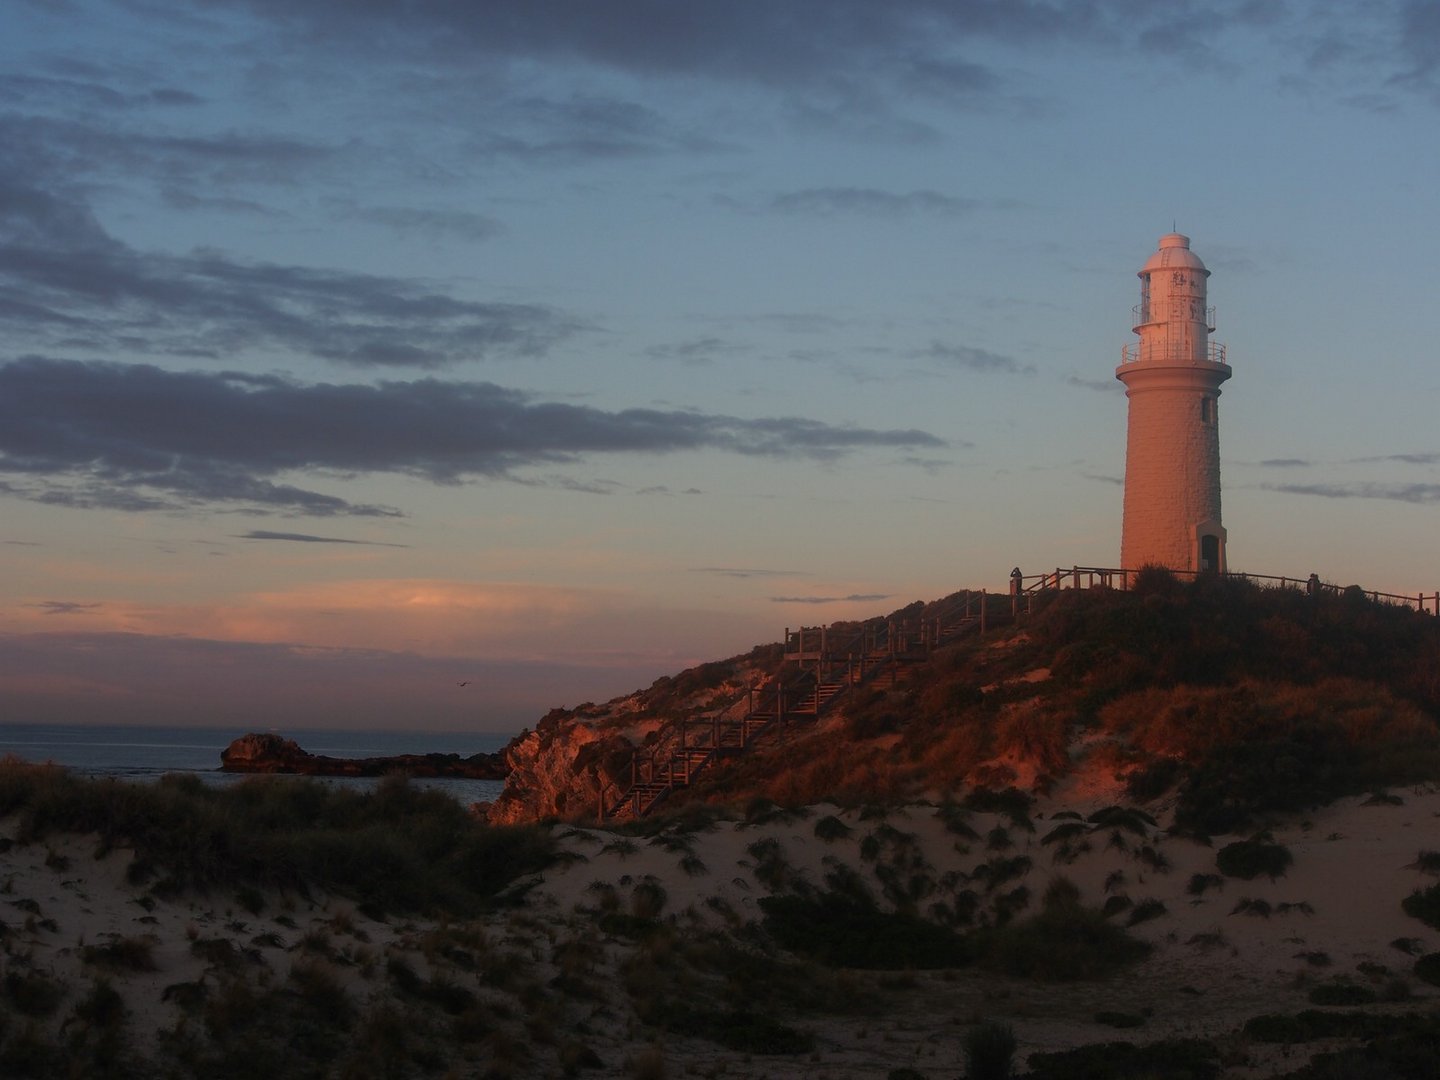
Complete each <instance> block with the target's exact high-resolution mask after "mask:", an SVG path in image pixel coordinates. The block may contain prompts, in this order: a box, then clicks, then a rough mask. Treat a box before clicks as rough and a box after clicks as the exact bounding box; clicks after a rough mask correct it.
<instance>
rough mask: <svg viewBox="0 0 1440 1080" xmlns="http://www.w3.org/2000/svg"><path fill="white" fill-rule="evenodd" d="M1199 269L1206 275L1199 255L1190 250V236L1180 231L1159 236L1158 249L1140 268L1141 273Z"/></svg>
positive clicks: (1206, 271)
mask: <svg viewBox="0 0 1440 1080" xmlns="http://www.w3.org/2000/svg"><path fill="white" fill-rule="evenodd" d="M1184 269H1188V270H1199V271H1200V272H1201V273H1204V274H1206V275H1208V274H1209V273H1210V271H1208V270H1206V269H1205V264H1204V263H1203V262H1201V261H1200V256H1199V255H1196V254H1195V253H1194V252H1193V251H1191V250H1190V238H1189V237H1188V236H1182V235H1181V234H1180V233H1166V234H1165V235H1164V236H1162V237H1160V246H1159V249H1158V250H1157V251H1156V252H1155V254H1154V255H1151V256H1150V259H1149V261H1148V262H1147V263H1146V264H1145V266H1144V267H1143V268H1142V269H1141V270H1140V273H1142V274H1148V273H1150V272H1151V271H1154V270H1184Z"/></svg>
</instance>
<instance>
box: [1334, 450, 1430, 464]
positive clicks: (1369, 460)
mask: <svg viewBox="0 0 1440 1080" xmlns="http://www.w3.org/2000/svg"><path fill="white" fill-rule="evenodd" d="M1351 460H1352V461H1353V462H1354V463H1356V464H1362V465H1369V464H1373V463H1375V462H1382V461H1394V462H1397V463H1399V464H1401V465H1436V464H1440V453H1433V452H1427V453H1418V454H1384V455H1381V456H1379V457H1362V458H1352V459H1351Z"/></svg>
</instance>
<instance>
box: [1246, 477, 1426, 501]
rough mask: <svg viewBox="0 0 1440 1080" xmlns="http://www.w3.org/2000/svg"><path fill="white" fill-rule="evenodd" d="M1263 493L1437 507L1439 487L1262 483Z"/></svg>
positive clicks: (1378, 484)
mask: <svg viewBox="0 0 1440 1080" xmlns="http://www.w3.org/2000/svg"><path fill="white" fill-rule="evenodd" d="M1260 487H1261V489H1262V490H1265V491H1281V492H1284V493H1286V494H1287V495H1318V496H1320V497H1321V498H1326V499H1387V500H1390V501H1392V502H1402V503H1411V504H1415V505H1423V506H1429V505H1433V504H1440V484H1382V483H1376V482H1373V481H1361V482H1356V483H1350V484H1261V485H1260Z"/></svg>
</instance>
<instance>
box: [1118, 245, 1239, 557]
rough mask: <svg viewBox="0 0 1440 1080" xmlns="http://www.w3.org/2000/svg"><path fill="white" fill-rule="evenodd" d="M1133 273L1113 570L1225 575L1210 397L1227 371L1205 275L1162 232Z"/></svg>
mask: <svg viewBox="0 0 1440 1080" xmlns="http://www.w3.org/2000/svg"><path fill="white" fill-rule="evenodd" d="M1139 276H1140V303H1139V305H1137V306H1136V308H1135V325H1134V327H1133V329H1134V331H1135V333H1137V334H1139V335H1140V340H1139V341H1138V342H1134V343H1132V344H1129V345H1126V346H1125V347H1124V348H1123V349H1122V351H1121V363H1120V366H1119V367H1118V368H1116V369H1115V377H1116V378H1117V379H1119V380H1120V381H1121V382H1123V383H1124V384H1125V396H1126V397H1127V398H1129V399H1130V419H1129V428H1128V435H1127V438H1126V443H1125V520H1124V524H1123V527H1122V530H1121V538H1120V565H1121V566H1123V567H1124V568H1125V569H1127V570H1138V569H1140V568H1141V567H1142V566H1163V567H1166V568H1167V569H1170V570H1193V571H1198V570H1215V571H1221V572H1223V571H1224V570H1225V528H1224V526H1222V525H1221V524H1220V428H1219V410H1218V408H1217V401H1218V399H1219V397H1220V384H1221V383H1222V382H1224V381H1225V380H1226V379H1228V378H1229V377H1230V367H1229V365H1228V364H1226V363H1225V346H1223V345H1217V344H1215V343H1214V342H1212V341H1211V340H1210V333H1211V331H1213V330H1214V329H1215V327H1214V325H1213V324H1214V310H1213V309H1212V308H1210V307H1208V306H1207V305H1206V290H1205V283H1206V279H1207V278H1209V277H1210V271H1209V270H1206V269H1205V264H1204V263H1202V262H1201V261H1200V259H1199V257H1198V256H1197V255H1196V254H1195V253H1194V252H1193V251H1191V250H1190V238H1189V237H1188V236H1181V235H1180V234H1179V233H1169V234H1168V235H1166V236H1162V237H1161V238H1160V246H1159V249H1158V250H1157V251H1156V252H1155V254H1153V255H1151V256H1150V259H1149V261H1148V262H1146V263H1145V266H1144V268H1143V269H1141V271H1140V275H1139Z"/></svg>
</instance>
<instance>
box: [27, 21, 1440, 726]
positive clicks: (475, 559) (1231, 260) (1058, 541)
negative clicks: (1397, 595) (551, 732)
mask: <svg viewBox="0 0 1440 1080" xmlns="http://www.w3.org/2000/svg"><path fill="white" fill-rule="evenodd" d="M0 24H3V25H4V28H5V30H4V33H3V34H0V723H6V722H9V723H16V722H27V721H28V722H47V723H75V724H103V723H110V724H138V723H166V724H195V725H205V726H222V727H223V726H233V727H236V728H237V729H240V730H261V729H265V728H277V729H280V730H284V729H285V728H286V727H298V726H305V727H321V726H331V727H337V728H369V727H373V728H393V729H404V728H413V729H416V730H424V731H433V730H450V731H455V732H489V733H497V732H498V733H504V732H513V731H517V730H519V729H520V728H521V727H524V726H533V724H534V722H535V720H536V719H538V718H539V717H540V716H541V715H543V714H544V713H545V712H546V711H547V710H548V709H550V708H551V707H555V706H565V707H573V706H575V705H577V704H580V703H581V702H584V701H587V700H588V701H604V700H607V699H609V698H611V697H613V696H615V695H618V694H622V693H626V692H629V691H631V690H634V689H636V688H638V687H642V686H647V685H649V684H650V683H651V682H652V681H653V680H654V679H655V678H657V677H658V676H661V675H665V674H673V673H675V672H678V671H680V670H681V669H683V668H685V667H687V666H690V665H692V664H695V663H698V662H703V661H707V660H712V659H717V658H721V657H726V656H730V655H734V654H736V653H739V652H743V651H745V650H747V649H748V648H750V647H751V646H752V645H754V644H757V643H761V642H767V641H777V640H780V638H781V635H782V633H783V632H784V629H785V628H787V627H791V628H793V627H798V626H801V625H816V624H820V623H828V622H833V621H836V620H841V619H853V618H861V617H866V616H870V615H876V614H883V613H886V612H889V611H892V610H894V609H896V608H898V607H901V606H903V605H905V604H908V603H911V602H913V601H915V600H932V599H936V598H938V597H941V596H944V595H947V594H949V593H951V592H953V591H955V590H958V589H962V588H977V589H978V588H991V589H997V590H1003V589H1005V588H1006V582H1007V578H1008V574H1009V572H1010V569H1011V567H1012V566H1020V567H1021V568H1022V569H1023V570H1024V572H1026V573H1027V574H1028V573H1039V572H1041V571H1043V570H1049V569H1053V568H1055V567H1057V566H1066V567H1068V566H1072V565H1081V566H1098V567H1109V566H1115V565H1116V564H1117V563H1118V560H1119V545H1120V516H1121V499H1122V478H1123V475H1124V467H1125V462H1124V455H1125V407H1126V400H1125V397H1124V393H1123V387H1122V386H1121V385H1120V384H1119V383H1118V382H1117V381H1116V380H1115V378H1114V370H1115V367H1116V365H1117V364H1118V363H1119V360H1120V350H1121V347H1122V346H1123V345H1124V344H1126V343H1127V342H1129V341H1133V340H1135V338H1134V335H1133V334H1132V332H1131V323H1132V318H1131V309H1132V307H1133V306H1134V305H1135V304H1136V303H1137V302H1138V300H1139V284H1138V281H1137V279H1136V277H1135V274H1136V271H1137V270H1139V268H1140V267H1141V266H1142V265H1143V264H1144V262H1145V260H1146V259H1147V258H1148V257H1149V255H1150V253H1151V252H1152V251H1153V250H1154V249H1155V246H1156V241H1157V239H1158V238H1159V237H1160V236H1161V235H1162V234H1164V233H1168V232H1170V231H1172V229H1175V230H1178V231H1180V232H1183V233H1185V234H1187V235H1188V236H1190V237H1191V238H1192V247H1193V249H1194V250H1195V252H1196V253H1197V254H1198V255H1199V256H1200V257H1201V258H1202V259H1203V260H1204V261H1205V263H1206V265H1207V266H1208V267H1209V269H1210V270H1211V271H1212V277H1211V279H1210V283H1209V287H1210V302H1211V303H1212V304H1214V305H1215V307H1216V310H1217V330H1216V333H1215V335H1214V338H1215V340H1217V341H1219V342H1222V343H1224V344H1226V345H1227V346H1228V349H1229V353H1228V359H1229V362H1230V364H1231V366H1232V368H1233V369H1234V375H1233V378H1232V379H1231V380H1230V381H1229V382H1228V383H1226V384H1225V387H1224V396H1223V398H1222V400H1221V402H1220V410H1219V417H1220V440H1221V459H1222V475H1223V483H1224V522H1225V526H1226V528H1227V529H1228V532H1229V543H1228V551H1227V554H1228V561H1229V564H1230V567H1231V569H1233V570H1242V571H1249V572H1253V573H1262V574H1274V575H1289V576H1305V575H1308V574H1309V573H1311V572H1318V573H1319V574H1320V575H1321V577H1322V578H1324V579H1325V580H1327V581H1332V582H1336V583H1341V584H1346V583H1351V582H1357V583H1360V584H1362V585H1364V586H1365V587H1366V588H1367V589H1380V590H1385V591H1395V592H1403V593H1410V594H1413V593H1417V592H1420V591H1427V592H1433V591H1435V589H1436V588H1437V586H1440V567H1437V566H1436V565H1435V563H1434V559H1433V557H1432V552H1433V550H1434V537H1435V535H1436V525H1437V522H1440V435H1437V433H1436V432H1437V424H1436V418H1437V415H1440V372H1437V359H1440V356H1437V354H1440V304H1437V302H1436V290H1437V286H1440V200H1437V198H1436V194H1435V178H1436V176H1440V4H1436V3H1434V2H1433V0H1376V2H1373V3H1367V4H1365V5H1357V4H1352V3H1348V2H1346V3H1342V2H1325V0H1310V2H1301V0H1213V2H1210V0H1194V2H1189V0H1175V2H1166V3H1153V2H1150V0H1075V2H1054V3H1039V2H1029V0H950V2H939V0H887V2H885V3H883V4H881V3H876V2H874V0H825V2H819V0H726V2H724V3H718V2H716V3H701V2H697V0H691V2H682V0H633V2H612V3H600V2H595V0H485V2H483V3H468V4H460V3H454V2H453V0H406V2H404V3H401V2H399V0H343V2H342V0H300V2H298V3H297V2H294V0H290V2H288V3H279V2H276V0H34V2H31V0H0ZM461 683H465V684H466V685H463V686H462V685H461ZM0 736H3V732H0ZM0 742H3V738H0Z"/></svg>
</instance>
